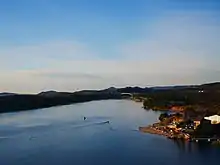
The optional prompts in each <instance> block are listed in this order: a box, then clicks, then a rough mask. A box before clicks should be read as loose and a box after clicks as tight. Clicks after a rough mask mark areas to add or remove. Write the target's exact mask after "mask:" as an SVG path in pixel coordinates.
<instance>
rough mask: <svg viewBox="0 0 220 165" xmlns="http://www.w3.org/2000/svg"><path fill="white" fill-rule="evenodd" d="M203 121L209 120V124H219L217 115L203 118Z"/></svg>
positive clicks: (219, 120) (219, 118)
mask: <svg viewBox="0 0 220 165" xmlns="http://www.w3.org/2000/svg"><path fill="white" fill-rule="evenodd" d="M204 119H206V120H210V121H211V124H219V123H220V116H219V115H213V116H208V117H204Z"/></svg>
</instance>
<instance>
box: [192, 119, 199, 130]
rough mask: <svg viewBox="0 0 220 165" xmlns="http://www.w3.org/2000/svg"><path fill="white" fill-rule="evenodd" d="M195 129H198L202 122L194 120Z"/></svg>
mask: <svg viewBox="0 0 220 165" xmlns="http://www.w3.org/2000/svg"><path fill="white" fill-rule="evenodd" d="M193 122H194V129H196V128H197V127H198V125H200V120H194V121H193Z"/></svg>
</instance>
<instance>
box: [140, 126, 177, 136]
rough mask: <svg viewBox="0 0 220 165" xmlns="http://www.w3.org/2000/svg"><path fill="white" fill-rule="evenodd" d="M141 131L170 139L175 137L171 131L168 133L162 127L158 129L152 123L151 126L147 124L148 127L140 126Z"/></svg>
mask: <svg viewBox="0 0 220 165" xmlns="http://www.w3.org/2000/svg"><path fill="white" fill-rule="evenodd" d="M139 131H140V132H143V133H149V134H154V135H160V136H164V137H167V138H169V139H173V138H174V136H173V135H171V134H169V133H167V132H165V131H162V130H160V129H156V128H155V127H154V126H152V125H149V126H146V127H139Z"/></svg>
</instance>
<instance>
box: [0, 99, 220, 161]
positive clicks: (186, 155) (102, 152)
mask: <svg viewBox="0 0 220 165" xmlns="http://www.w3.org/2000/svg"><path fill="white" fill-rule="evenodd" d="M158 116H159V113H156V112H152V111H146V110H144V109H142V108H141V104H139V103H134V102H132V101H126V100H108V101H94V102H88V103H82V104H73V105H67V106H60V107H52V108H47V109H42V110H33V111H26V112H17V113H8V114H1V115H0V164H1V165H26V164H31V165H47V164H48V165H61V164H62V165H73V164H74V165H93V164H94V165H103V164H105V165H123V164H124V165H146V164H149V165H151V164H152V165H154V164H155V165H157V164H158V165H160V164H164V165H170V164H174V165H177V164H179V165H186V164H194V165H203V164H209V165H215V164H216V165H217V164H218V165H219V156H220V148H215V147H209V146H205V147H204V146H203V147H201V146H198V145H195V144H191V143H188V144H186V143H180V142H179V143H177V142H174V141H172V140H168V139H166V138H164V137H160V136H157V135H150V134H143V133H140V132H138V131H137V130H138V127H139V126H143V125H148V124H151V123H153V122H155V121H157V118H158ZM83 117H86V118H87V119H86V120H84V119H83ZM106 121H110V123H106Z"/></svg>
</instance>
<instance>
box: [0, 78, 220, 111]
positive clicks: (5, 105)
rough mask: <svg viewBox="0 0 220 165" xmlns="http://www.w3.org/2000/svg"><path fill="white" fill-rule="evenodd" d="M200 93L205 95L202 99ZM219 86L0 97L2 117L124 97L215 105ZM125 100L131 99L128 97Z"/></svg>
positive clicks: (87, 91) (167, 87)
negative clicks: (40, 109)
mask: <svg viewBox="0 0 220 165" xmlns="http://www.w3.org/2000/svg"><path fill="white" fill-rule="evenodd" d="M201 90H204V92H205V94H203V95H201V94H200V92H201ZM219 91H220V83H219V82H216V83H209V84H202V85H189V86H164V87H150V88H148V87H146V88H141V87H125V88H115V87H110V88H107V89H103V90H82V91H76V92H57V91H44V92H41V93H39V94H36V95H24V94H15V93H5V92H4V93H0V113H3V112H14V111H21V110H30V109H37V108H46V107H52V106H58V105H66V104H73V103H80V102H86V101H92V100H103V99H122V98H123V97H124V96H125V95H122V94H123V93H132V94H142V95H145V96H146V95H150V96H154V97H159V98H160V99H161V98H162V99H164V98H166V99H171V100H174V101H181V100H182V99H183V98H184V99H187V100H188V102H191V103H198V104H200V103H202V104H204V103H206V104H207V105H213V103H215V104H216V105H218V104H217V103H218V102H220V99H219V98H220V96H219V93H220V92H219ZM126 97H129V95H128V96H126Z"/></svg>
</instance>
